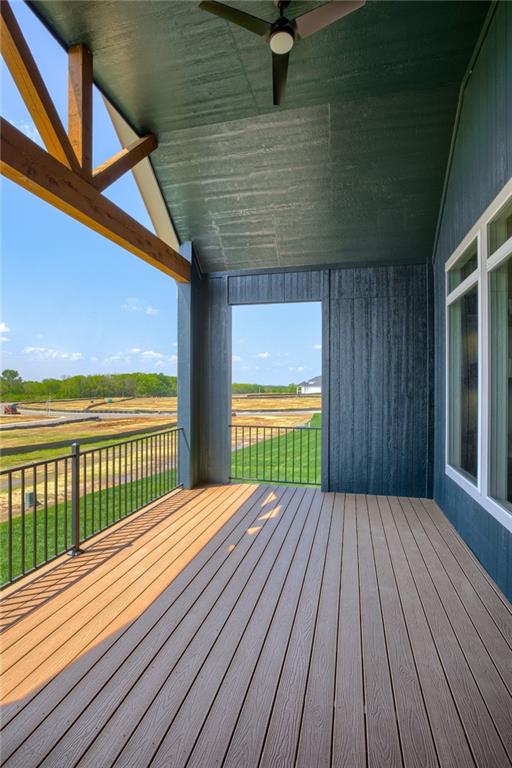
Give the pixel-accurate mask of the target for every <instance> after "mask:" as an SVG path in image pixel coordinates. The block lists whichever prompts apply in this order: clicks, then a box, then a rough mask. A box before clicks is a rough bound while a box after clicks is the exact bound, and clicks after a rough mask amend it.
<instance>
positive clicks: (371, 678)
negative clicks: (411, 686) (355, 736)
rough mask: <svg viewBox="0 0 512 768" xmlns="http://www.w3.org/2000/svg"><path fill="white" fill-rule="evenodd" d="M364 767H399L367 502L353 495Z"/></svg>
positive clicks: (391, 691)
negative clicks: (364, 737) (364, 730)
mask: <svg viewBox="0 0 512 768" xmlns="http://www.w3.org/2000/svg"><path fill="white" fill-rule="evenodd" d="M356 511H357V552H358V564H359V584H360V601H361V637H362V647H363V676H364V677H363V679H364V695H365V704H366V731H367V733H366V740H367V750H368V766H369V768H373V766H383V765H385V766H388V767H389V768H393V767H394V766H401V765H403V762H402V753H401V746H400V739H399V736H398V728H397V712H396V708H395V701H394V696H393V687H392V683H391V673H390V668H389V658H388V650H387V646H386V637H385V634H384V627H383V622H382V609H381V604H380V596H379V589H378V583H377V574H376V570H375V560H374V555H373V547H372V541H371V535H370V524H369V519H368V509H367V501H366V498H365V497H364V496H360V495H358V496H356Z"/></svg>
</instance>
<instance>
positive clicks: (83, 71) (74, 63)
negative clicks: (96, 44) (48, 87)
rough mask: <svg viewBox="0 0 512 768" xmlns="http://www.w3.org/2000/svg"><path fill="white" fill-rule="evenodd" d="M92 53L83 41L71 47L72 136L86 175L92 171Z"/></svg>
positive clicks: (69, 112) (70, 133)
mask: <svg viewBox="0 0 512 768" xmlns="http://www.w3.org/2000/svg"><path fill="white" fill-rule="evenodd" d="M92 84H93V79H92V56H91V52H90V51H89V49H88V48H87V47H86V46H85V45H83V44H82V43H80V44H79V45H74V46H72V47H71V48H70V49H69V51H68V136H69V140H70V142H71V146H72V147H73V150H74V152H75V156H76V159H77V160H78V164H79V165H80V168H81V169H82V173H83V175H84V176H85V178H87V179H90V178H91V175H92Z"/></svg>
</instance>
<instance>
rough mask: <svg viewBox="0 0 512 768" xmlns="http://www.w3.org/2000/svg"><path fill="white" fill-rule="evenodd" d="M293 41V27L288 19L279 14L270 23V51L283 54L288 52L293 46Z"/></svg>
mask: <svg viewBox="0 0 512 768" xmlns="http://www.w3.org/2000/svg"><path fill="white" fill-rule="evenodd" d="M294 42H295V34H294V31H293V27H292V26H291V24H290V22H289V21H288V19H286V18H285V17H284V16H281V18H279V19H278V20H277V21H275V22H274V23H273V24H272V31H271V33H270V37H269V44H270V48H271V50H272V53H277V54H279V55H281V56H282V55H284V54H285V53H289V52H290V51H291V49H292V48H293V43H294Z"/></svg>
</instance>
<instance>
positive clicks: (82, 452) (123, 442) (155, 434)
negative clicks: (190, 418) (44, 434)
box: [74, 427, 183, 456]
mask: <svg viewBox="0 0 512 768" xmlns="http://www.w3.org/2000/svg"><path fill="white" fill-rule="evenodd" d="M182 429H183V427H172V428H171V429H163V430H162V431H161V432H148V433H147V434H145V435H140V436H139V437H130V438H128V439H127V440H116V441H115V442H112V441H110V440H109V441H108V442H109V445H99V446H98V447H97V448H84V449H83V450H82V449H81V450H80V456H85V455H87V454H89V453H98V451H105V450H106V449H107V448H113V447H114V446H116V445H129V444H130V443H140V442H142V441H144V440H149V439H151V438H153V437H160V436H161V435H170V434H172V433H173V432H181V430H182ZM74 442H79V441H74Z"/></svg>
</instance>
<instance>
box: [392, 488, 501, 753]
mask: <svg viewBox="0 0 512 768" xmlns="http://www.w3.org/2000/svg"><path fill="white" fill-rule="evenodd" d="M418 504H419V502H418ZM419 508H420V512H421V510H423V507H422V506H421V504H419ZM403 510H404V513H405V517H406V519H407V522H408V523H409V527H410V529H411V531H412V534H413V536H414V538H415V540H416V544H417V547H418V549H419V551H420V552H421V554H422V557H423V561H424V563H425V565H426V568H427V570H428V572H429V574H430V578H431V579H432V582H433V584H434V586H435V588H436V590H437V594H438V596H439V599H440V601H441V604H442V605H443V607H444V609H445V612H446V616H447V617H448V620H449V622H450V624H451V626H452V629H453V632H454V634H455V636H456V637H457V639H458V642H459V645H460V647H461V649H462V652H463V654H464V656H465V658H466V661H467V664H468V666H469V668H470V670H471V672H472V675H473V678H474V680H475V682H476V684H477V686H478V689H479V691H480V694H481V696H482V698H483V700H484V702H485V704H486V706H487V709H488V711H489V714H490V715H491V718H492V720H493V722H494V726H495V728H496V730H497V731H498V733H499V735H500V737H501V740H502V742H503V746H504V747H505V750H506V752H507V754H508V757H509V759H510V758H511V757H512V698H511V696H510V693H509V691H508V690H507V687H506V685H505V683H504V681H503V679H502V678H501V676H500V675H499V673H498V670H497V669H496V667H495V665H494V664H493V662H492V659H491V657H490V655H489V653H488V652H487V649H486V647H485V645H484V644H483V642H482V640H481V638H480V635H479V634H478V632H477V631H476V629H475V626H474V624H473V622H472V621H471V617H470V616H469V614H468V613H467V611H466V610H465V608H464V605H463V603H462V601H461V599H460V596H459V594H458V593H457V592H456V590H455V589H454V588H453V584H452V583H451V581H450V579H449V578H448V575H447V573H446V571H445V569H444V566H443V562H442V560H441V559H440V557H439V555H438V553H437V552H436V550H435V549H434V547H433V545H432V542H431V541H430V540H429V538H428V536H427V535H426V533H425V530H424V528H423V527H422V525H421V522H420V519H419V517H418V515H417V514H416V512H417V510H416V503H415V502H414V500H411V499H409V503H408V504H405V503H404V504H403ZM511 664H512V654H511V655H510V658H509V667H510V665H511ZM509 677H510V671H509ZM509 683H510V680H509Z"/></svg>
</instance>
